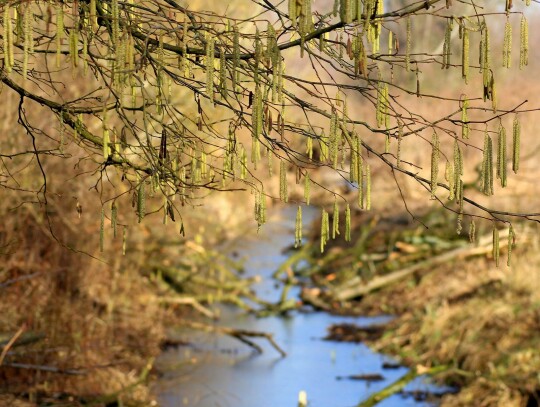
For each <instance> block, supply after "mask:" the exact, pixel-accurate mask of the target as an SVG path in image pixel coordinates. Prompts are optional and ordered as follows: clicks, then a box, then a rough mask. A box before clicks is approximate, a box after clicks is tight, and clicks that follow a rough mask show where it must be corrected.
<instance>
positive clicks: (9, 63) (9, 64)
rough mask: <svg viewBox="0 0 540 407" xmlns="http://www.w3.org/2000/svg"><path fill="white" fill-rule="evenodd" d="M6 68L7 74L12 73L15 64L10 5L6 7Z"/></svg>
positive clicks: (4, 38)
mask: <svg viewBox="0 0 540 407" xmlns="http://www.w3.org/2000/svg"><path fill="white" fill-rule="evenodd" d="M4 7H5V8H4V21H3V23H4V36H3V42H4V67H5V69H6V72H7V73H10V72H11V70H12V69H13V65H14V63H15V61H14V56H13V27H12V22H11V7H10V6H9V4H6V5H5V6H4Z"/></svg>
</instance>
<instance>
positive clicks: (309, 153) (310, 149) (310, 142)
mask: <svg viewBox="0 0 540 407" xmlns="http://www.w3.org/2000/svg"><path fill="white" fill-rule="evenodd" d="M306 144H307V146H306V154H307V156H308V158H309V161H311V160H312V159H313V138H312V137H309V136H308V138H307V140H306Z"/></svg>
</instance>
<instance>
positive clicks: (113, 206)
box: [111, 201, 118, 238]
mask: <svg viewBox="0 0 540 407" xmlns="http://www.w3.org/2000/svg"><path fill="white" fill-rule="evenodd" d="M117 225H118V207H117V206H116V201H113V202H112V204H111V228H112V230H113V236H114V237H115V238H116V230H117Z"/></svg>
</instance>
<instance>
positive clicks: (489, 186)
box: [480, 129, 493, 196]
mask: <svg viewBox="0 0 540 407" xmlns="http://www.w3.org/2000/svg"><path fill="white" fill-rule="evenodd" d="M480 187H481V190H482V192H483V193H484V194H485V195H488V196H491V195H493V143H492V141H491V137H489V134H488V132H487V129H486V131H485V134H484V154H483V159H482V168H481V176H480Z"/></svg>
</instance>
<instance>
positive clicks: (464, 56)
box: [461, 27, 470, 83]
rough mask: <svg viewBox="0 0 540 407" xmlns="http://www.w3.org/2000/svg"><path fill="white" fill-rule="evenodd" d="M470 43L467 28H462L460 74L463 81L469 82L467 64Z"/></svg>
mask: <svg viewBox="0 0 540 407" xmlns="http://www.w3.org/2000/svg"><path fill="white" fill-rule="evenodd" d="M469 48H470V44H469V30H468V29H467V28H466V27H464V28H463V36H462V50H461V76H462V77H463V79H464V80H465V83H469V66H470V58H469V55H470V50H469Z"/></svg>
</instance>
